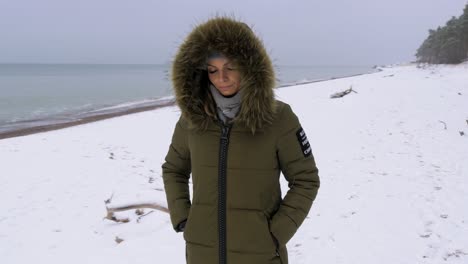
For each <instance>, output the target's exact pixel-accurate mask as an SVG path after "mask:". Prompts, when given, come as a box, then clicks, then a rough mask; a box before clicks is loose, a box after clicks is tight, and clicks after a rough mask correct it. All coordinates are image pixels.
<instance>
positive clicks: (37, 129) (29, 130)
mask: <svg viewBox="0 0 468 264" xmlns="http://www.w3.org/2000/svg"><path fill="white" fill-rule="evenodd" d="M174 104H175V101H174V100H166V101H163V102H162V103H160V104H153V105H143V106H138V107H134V108H125V109H123V110H117V111H111V112H103V113H98V114H93V115H88V116H84V117H82V118H79V119H76V120H71V121H65V122H61V123H51V124H47V125H39V126H34V127H25V128H19V129H15V130H11V131H6V132H0V140H2V139H7V138H13V137H21V136H27V135H31V134H36V133H42V132H47V131H53V130H58V129H62V128H67V127H72V126H78V125H83V124H87V123H92V122H96V121H101V120H105V119H109V118H114V117H119V116H124V115H129V114H135V113H139V112H144V111H151V110H155V109H158V108H162V107H166V106H173V105H174Z"/></svg>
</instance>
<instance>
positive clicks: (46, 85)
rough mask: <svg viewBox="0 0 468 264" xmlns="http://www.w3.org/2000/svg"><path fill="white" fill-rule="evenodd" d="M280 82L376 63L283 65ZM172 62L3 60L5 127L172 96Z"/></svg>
mask: <svg viewBox="0 0 468 264" xmlns="http://www.w3.org/2000/svg"><path fill="white" fill-rule="evenodd" d="M275 70H276V74H277V79H278V85H279V86H284V85H290V84H294V83H299V82H306V81H313V80H318V79H330V78H333V77H342V76H348V75H354V74H359V73H367V72H370V71H372V69H371V66H279V67H276V69H275ZM169 71H170V65H146V64H145V65H134V64H133V65H128V64H124V65H115V64H109V65H107V64H106V65H101V64H99V65H96V64H0V132H2V130H3V131H5V130H6V129H7V128H11V127H17V125H18V124H24V126H31V125H34V122H29V124H28V121H31V120H47V119H53V118H57V117H64V116H67V117H72V116H74V115H77V114H80V113H85V112H90V111H93V110H96V109H101V108H105V107H109V106H114V105H119V104H125V103H129V102H131V103H132V105H133V106H135V107H137V106H139V105H140V104H143V103H147V102H148V101H154V100H157V99H158V98H161V97H165V96H170V95H172V88H171V84H170V77H169Z"/></svg>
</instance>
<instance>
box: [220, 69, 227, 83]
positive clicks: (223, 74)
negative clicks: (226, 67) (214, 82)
mask: <svg viewBox="0 0 468 264" xmlns="http://www.w3.org/2000/svg"><path fill="white" fill-rule="evenodd" d="M218 77H219V81H220V82H225V81H227V80H228V76H227V74H226V72H224V71H219V76H218Z"/></svg>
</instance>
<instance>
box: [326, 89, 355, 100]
mask: <svg viewBox="0 0 468 264" xmlns="http://www.w3.org/2000/svg"><path fill="white" fill-rule="evenodd" d="M351 92H354V93H358V92H356V91H354V90H353V86H351V87H349V89H347V90H344V91H342V92H338V93H334V94H332V95H330V98H332V99H334V98H341V97H343V96H345V95H348V94H350V93H351Z"/></svg>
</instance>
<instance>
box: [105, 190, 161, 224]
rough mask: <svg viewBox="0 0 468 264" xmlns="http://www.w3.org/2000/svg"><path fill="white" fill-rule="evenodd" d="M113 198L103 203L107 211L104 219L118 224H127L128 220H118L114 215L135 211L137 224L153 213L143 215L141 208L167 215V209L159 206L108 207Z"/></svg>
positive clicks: (144, 204)
mask: <svg viewBox="0 0 468 264" xmlns="http://www.w3.org/2000/svg"><path fill="white" fill-rule="evenodd" d="M113 196H114V194H112V196H111V197H110V198H109V199H107V200H105V201H104V203H105V204H106V210H107V215H106V216H105V217H104V219H108V220H111V221H114V222H119V223H128V222H130V220H129V219H128V218H124V219H118V218H117V217H116V216H115V215H114V213H115V212H122V211H128V210H134V209H136V210H135V214H137V215H139V217H138V219H137V222H140V219H141V218H142V217H144V216H146V215H149V214H150V213H152V212H153V211H151V212H149V213H147V214H144V211H143V208H150V209H155V210H158V211H161V212H165V213H169V209H167V208H166V207H164V206H162V205H159V204H153V203H142V204H130V205H124V206H116V207H110V206H108V205H109V204H110V203H111V201H112V197H113Z"/></svg>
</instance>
